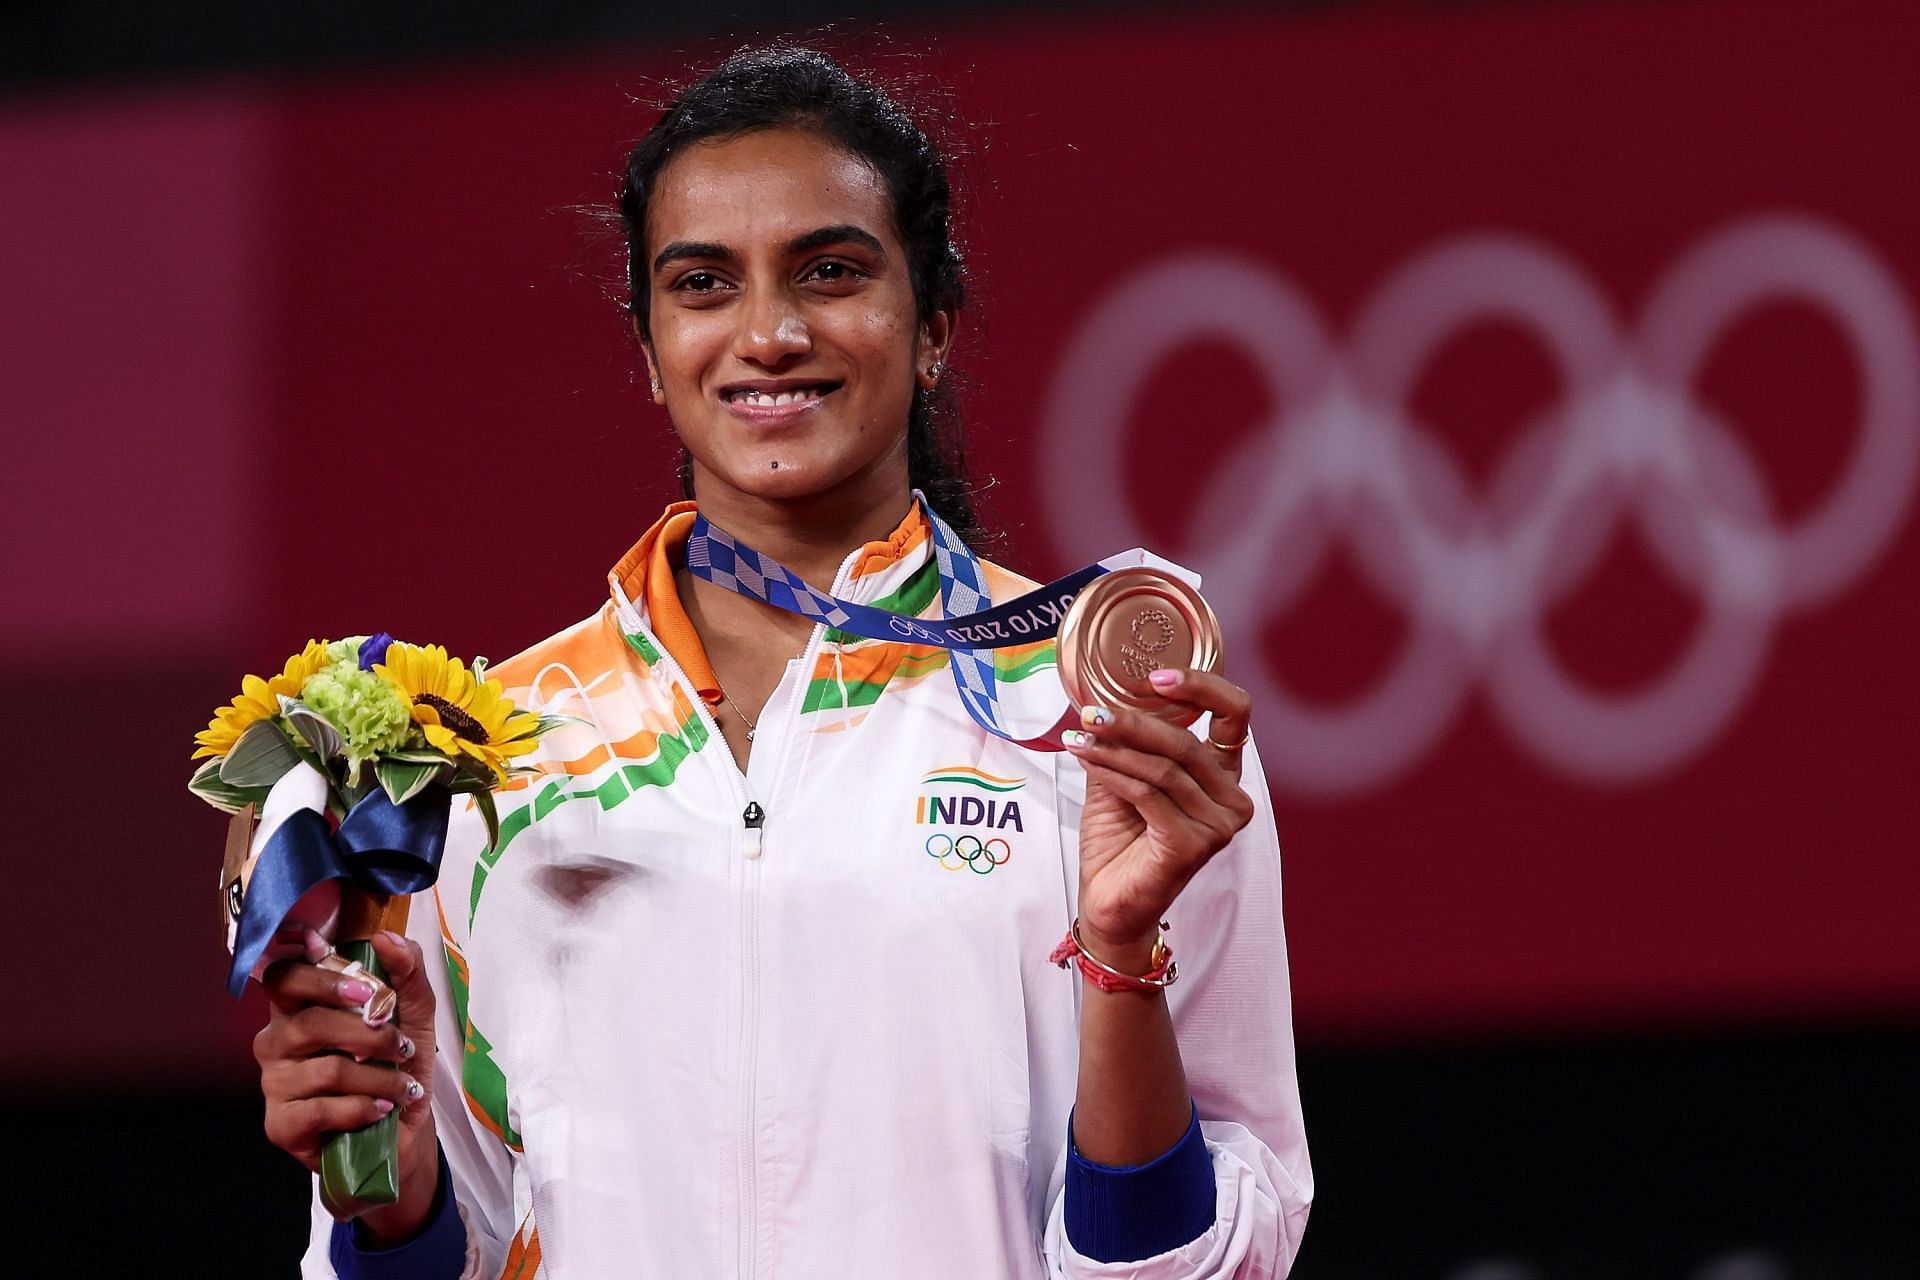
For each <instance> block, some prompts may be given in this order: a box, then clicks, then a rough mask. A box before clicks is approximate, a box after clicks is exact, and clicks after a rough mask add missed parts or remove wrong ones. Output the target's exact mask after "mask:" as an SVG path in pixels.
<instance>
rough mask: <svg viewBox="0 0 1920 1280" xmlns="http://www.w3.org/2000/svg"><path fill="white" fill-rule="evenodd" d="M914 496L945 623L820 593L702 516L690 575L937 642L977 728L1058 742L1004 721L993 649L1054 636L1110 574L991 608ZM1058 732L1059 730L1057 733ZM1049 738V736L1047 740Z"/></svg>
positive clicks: (1010, 737)
mask: <svg viewBox="0 0 1920 1280" xmlns="http://www.w3.org/2000/svg"><path fill="white" fill-rule="evenodd" d="M914 500H915V501H916V502H919V504H920V509H921V511H922V512H923V513H925V515H926V518H927V524H928V525H929V526H930V527H931V529H932V531H933V556H934V561H935V565H936V571H937V572H938V573H939V575H940V605H941V611H942V612H943V613H945V614H946V618H945V620H944V621H943V620H938V619H930V618H910V617H907V616H906V615H905V614H899V613H892V612H889V611H888V610H886V609H876V608H874V607H873V606H872V605H866V604H860V603H857V602H856V601H852V600H844V599H841V598H840V597H839V596H835V595H829V594H828V593H827V592H824V591H818V590H815V589H814V588H813V587H810V586H808V585H807V584H806V582H804V581H803V580H802V579H801V577H800V575H799V574H797V573H795V572H793V570H791V569H789V568H787V567H786V566H785V565H783V564H781V563H780V562H779V561H778V560H775V559H773V558H772V557H771V556H766V555H762V554H761V553H760V552H758V551H755V550H754V549H753V548H752V547H750V546H748V545H747V544H746V543H744V542H742V541H740V540H739V539H738V538H736V537H734V536H733V535H732V534H730V533H728V532H727V531H726V530H724V529H721V528H719V527H718V526H716V525H714V524H712V523H710V522H709V521H708V520H707V518H706V517H705V516H698V517H696V518H695V520H694V522H693V532H692V534H691V535H690V536H689V537H688V539H687V570H688V572H690V573H692V574H693V576H694V577H696V578H703V579H705V580H706V581H708V582H711V583H713V584H714V585H715V586H720V587H725V588H726V589H727V590H729V591H737V592H739V593H740V594H741V595H743V596H748V597H751V598H752V599H755V600H759V601H761V602H763V603H765V604H770V605H773V606H774V607H775V608H778V609H785V610H787V611H788V612H790V613H797V614H801V615H802V616H804V617H808V618H811V619H813V620H814V621H815V622H817V623H821V624H824V625H826V626H829V627H834V628H836V629H838V630H841V631H847V632H851V633H852V634H854V635H856V636H865V637H866V638H867V639H869V640H892V641H895V642H904V643H907V644H925V645H935V646H937V647H939V648H942V649H950V650H952V651H953V661H952V663H951V664H950V665H951V666H952V668H953V683H954V687H955V688H956V689H958V690H959V692H960V702H961V705H963V706H964V707H966V709H967V714H968V715H970V716H972V717H973V719H974V723H976V724H978V725H979V726H980V727H981V728H982V729H985V730H986V731H987V732H988V733H990V734H992V735H993V736H994V737H996V738H1005V739H1006V740H1007V741H1009V742H1015V743H1019V744H1021V745H1023V746H1035V747H1040V746H1050V745H1054V744H1053V743H1051V742H1050V741H1049V740H1048V738H1036V739H1024V738H1020V737H1018V736H1016V735H1014V734H1012V733H1010V732H1008V731H1007V730H1006V729H1005V728H1004V727H1002V724H1001V718H1000V692H999V684H998V681H997V680H996V678H995V673H994V665H993V653H992V651H993V650H994V649H1003V648H1006V647H1008V646H1010V645H1016V644H1032V643H1034V642H1035V641H1038V640H1049V639H1052V638H1053V636H1054V635H1055V634H1057V633H1058V632H1059V630H1060V622H1061V619H1063V618H1064V617H1065V616H1066V613H1067V609H1068V607H1069V606H1070V605H1072V604H1073V599H1074V597H1075V596H1077V595H1079V594H1080V592H1081V590H1082V589H1083V588H1084V587H1085V586H1086V585H1087V584H1088V583H1089V582H1092V581H1093V580H1094V579H1095V578H1098V577H1099V576H1100V575H1102V574H1104V573H1107V572H1108V571H1109V570H1108V568H1107V566H1106V565H1104V564H1090V565H1088V566H1087V567H1086V568H1084V569H1076V570H1074V571H1073V572H1072V573H1070V574H1068V575H1067V576H1066V577H1064V578H1061V579H1059V580H1058V581H1055V582H1050V583H1048V584H1047V585H1046V586H1044V587H1040V588H1037V589H1036V590H1033V591H1029V592H1027V593H1026V594H1025V595H1023V596H1019V597H1018V598H1016V599H1014V600H1010V601H1008V602H1007V603H1006V604H1003V605H1000V606H998V607H992V606H993V601H992V599H991V598H990V597H989V595H988V593H987V580H986V575H985V574H983V573H982V572H981V570H980V559H979V557H978V556H976V555H974V554H973V549H972V548H971V547H969V546H967V544H966V543H965V542H964V541H962V540H961V538H960V535H959V534H957V533H955V532H954V531H953V528H952V526H950V525H949V524H948V523H947V522H946V521H945V520H942V519H941V518H940V516H939V514H938V513H936V512H935V511H934V509H933V508H932V506H930V505H929V504H928V503H927V502H926V500H925V499H924V498H922V497H921V495H920V494H918V493H917V492H916V493H915V494H914ZM1058 728H1059V726H1057V725H1056V726H1055V729H1056V730H1057V729H1058ZM1048 737H1049V738H1050V737H1051V734H1049V736H1048Z"/></svg>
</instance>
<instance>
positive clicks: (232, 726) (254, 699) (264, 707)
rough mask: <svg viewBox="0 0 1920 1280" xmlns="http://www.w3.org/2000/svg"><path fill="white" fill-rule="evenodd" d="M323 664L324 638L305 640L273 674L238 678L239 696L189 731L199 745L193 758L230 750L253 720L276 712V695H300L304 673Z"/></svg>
mask: <svg viewBox="0 0 1920 1280" xmlns="http://www.w3.org/2000/svg"><path fill="white" fill-rule="evenodd" d="M326 665H327V644H326V641H324V640H309V641H307V647H306V648H305V649H302V650H301V651H300V652H299V653H296V654H294V655H293V656H292V657H291V658H288V659H287V665H286V669H285V670H283V671H282V672H281V673H280V674H279V675H277V676H269V677H267V678H266V679H265V680H262V679H261V678H260V677H259V676H248V677H247V678H246V679H245V680H242V681H241V682H240V696H239V697H237V698H235V699H234V700H233V701H232V702H231V703H229V704H227V705H226V706H224V707H222V708H220V709H219V710H218V711H216V712H214V713H213V719H212V720H211V721H209V722H208V723H207V727H206V728H204V729H202V730H201V731H200V732H199V733H196V734H194V735H193V740H194V741H195V742H197V743H199V744H200V749H199V750H198V751H196V752H194V753H193V758H194V759H195V760H198V759H200V758H201V757H203V756H224V755H226V754H227V752H229V751H231V750H233V744H234V743H236V742H238V741H240V735H241V734H243V733H245V732H246V731H247V730H248V729H250V728H252V727H253V724H254V722H255V721H257V720H269V719H271V718H273V717H274V716H277V715H279V714H280V698H281V696H282V695H285V696H286V697H289V698H297V697H299V696H300V690H301V689H302V688H304V687H305V686H306V683H307V677H308V676H311V675H312V674H313V673H314V672H316V671H318V670H320V669H321V668H322V667H324V666H326Z"/></svg>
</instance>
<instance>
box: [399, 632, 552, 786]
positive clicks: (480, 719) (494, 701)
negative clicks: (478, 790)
mask: <svg viewBox="0 0 1920 1280" xmlns="http://www.w3.org/2000/svg"><path fill="white" fill-rule="evenodd" d="M373 670H374V673H375V674H376V675H378V676H380V677H382V678H383V679H386V680H390V681H392V682H393V683H394V684H395V685H396V686H398V687H399V689H400V692H402V693H404V694H405V695H406V696H407V700H408V701H409V702H411V703H412V704H413V722H414V723H415V724H416V725H418V726H420V732H421V733H423V734H425V735H426V739H427V743H428V744H429V745H430V746H432V747H433V748H434V749H435V750H437V751H444V752H446V754H447V755H448V756H450V757H453V758H455V759H458V758H459V757H460V756H466V757H467V758H468V759H471V760H474V761H477V762H478V763H479V764H481V765H483V766H484V767H486V768H487V769H489V770H490V771H492V773H493V776H494V778H495V779H496V780H497V781H499V782H505V781H506V780H507V761H508V760H510V759H512V758H513V757H514V756H521V755H525V754H526V753H527V752H529V751H531V750H533V748H534V746H535V745H536V744H535V741H534V738H535V736H536V734H537V733H538V730H539V727H540V717H539V716H536V715H532V714H530V713H528V712H524V711H520V710H519V709H518V708H516V707H515V706H514V705H513V703H512V702H511V701H509V700H508V699H507V695H506V689H505V687H504V686H503V685H501V683H500V682H499V681H498V680H476V679H475V678H474V675H473V672H471V671H469V670H467V667H466V664H465V663H463V662H461V661H460V659H458V658H449V657H448V656H447V651H446V650H445V649H444V648H442V647H441V646H439V645H437V644H429V645H413V644H401V643H399V642H397V641H396V642H395V643H394V644H393V646H392V647H391V648H389V649H388V650H387V654H386V661H385V662H382V663H379V664H377V665H376V666H375V667H374V669H373Z"/></svg>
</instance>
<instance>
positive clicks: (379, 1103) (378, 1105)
mask: <svg viewBox="0 0 1920 1280" xmlns="http://www.w3.org/2000/svg"><path fill="white" fill-rule="evenodd" d="M373 1109H374V1110H375V1111H378V1112H379V1113H380V1114H381V1115H385V1114H387V1112H389V1111H391V1110H393V1099H392V1098H375V1099H374V1100H373Z"/></svg>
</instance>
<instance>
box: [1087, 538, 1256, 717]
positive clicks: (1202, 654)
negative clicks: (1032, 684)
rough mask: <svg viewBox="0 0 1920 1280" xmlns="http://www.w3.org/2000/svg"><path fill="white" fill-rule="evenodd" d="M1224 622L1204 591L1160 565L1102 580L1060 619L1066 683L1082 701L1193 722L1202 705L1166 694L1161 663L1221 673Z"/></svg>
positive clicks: (1097, 580) (1088, 704) (1089, 585)
mask: <svg viewBox="0 0 1920 1280" xmlns="http://www.w3.org/2000/svg"><path fill="white" fill-rule="evenodd" d="M1222 656H1223V655H1222V652H1221V641H1220V622H1219V620H1218V619H1217V618H1215V617H1214V616H1213V609H1212V607H1211V606H1209V605H1208V604H1207V602H1206V600H1205V599H1203V598H1202V597H1201V595H1200V593H1199V592H1198V591H1195V590H1194V589H1193V588H1192V587H1190V586H1188V585H1187V584H1186V583H1185V582H1183V581H1181V580H1180V579H1179V578H1176V577H1174V576H1173V575H1171V574H1168V573H1163V572H1161V571H1160V570H1158V569H1119V570H1116V571H1114V572H1113V573H1109V574H1106V575H1104V576H1102V577H1099V578H1096V579H1094V580H1093V581H1092V582H1091V583H1089V584H1087V587H1086V588H1085V589H1084V590H1083V591H1081V592H1080V594H1079V595H1078V596H1077V597H1075V599H1074V602H1073V607H1072V608H1070V609H1069V610H1068V611H1067V616H1066V620H1065V621H1064V622H1062V623H1061V624H1060V642H1059V659H1060V681H1061V683H1062V684H1064V685H1065V686H1066V689H1067V694H1068V696H1069V697H1071V698H1072V699H1073V700H1074V702H1075V703H1076V704H1077V705H1079V706H1104V707H1133V708H1136V709H1138V710H1141V711H1145V712H1147V713H1148V714H1149V715H1155V716H1159V717H1160V718H1161V719H1163V720H1170V721H1172V722H1173V723H1175V724H1178V725H1181V726H1185V725H1189V724H1192V723H1193V722H1194V721H1195V720H1197V719H1199V718H1200V711H1199V709H1198V708H1196V707H1192V706H1189V705H1188V704H1186V703H1184V702H1174V701H1171V700H1169V699H1167V698H1163V697H1162V696H1160V694H1159V692H1158V691H1157V690H1155V689H1154V687H1153V685H1152V684H1151V683H1150V682H1149V681H1148V679H1147V677H1148V676H1149V675H1150V674H1151V673H1152V672H1154V671H1156V670H1158V669H1159V668H1161V667H1175V668H1180V667H1192V668H1195V669H1196V670H1200V671H1218V670H1219V669H1220V663H1221V659H1222Z"/></svg>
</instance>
